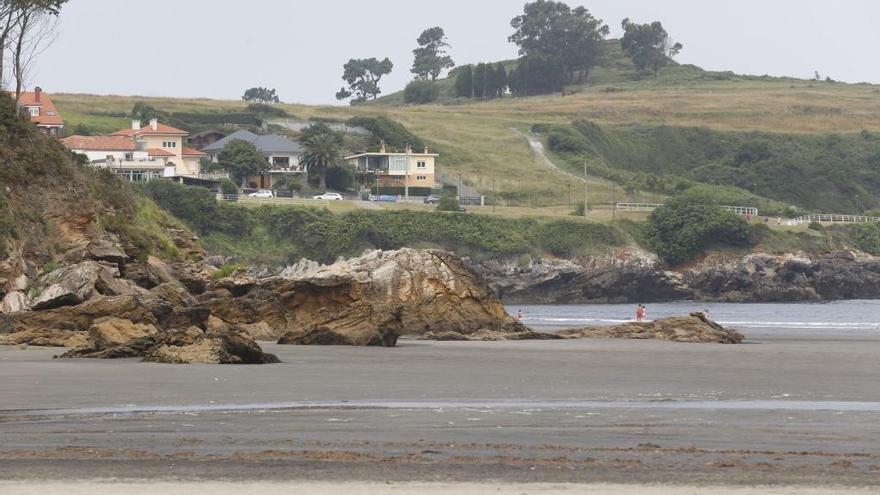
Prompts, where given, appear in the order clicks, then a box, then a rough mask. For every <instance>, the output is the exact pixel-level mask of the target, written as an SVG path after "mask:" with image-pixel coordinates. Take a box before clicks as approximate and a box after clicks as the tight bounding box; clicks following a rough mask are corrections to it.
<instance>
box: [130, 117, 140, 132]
mask: <svg viewBox="0 0 880 495" xmlns="http://www.w3.org/2000/svg"><path fill="white" fill-rule="evenodd" d="M131 130H133V131H139V130H141V121H140V120H138V119H134V120H132V121H131Z"/></svg>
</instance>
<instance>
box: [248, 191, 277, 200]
mask: <svg viewBox="0 0 880 495" xmlns="http://www.w3.org/2000/svg"><path fill="white" fill-rule="evenodd" d="M248 197H249V198H273V197H275V195H274V194H272V191H270V190H268V189H260V190H259V191H257V192H252V193H250V194H248Z"/></svg>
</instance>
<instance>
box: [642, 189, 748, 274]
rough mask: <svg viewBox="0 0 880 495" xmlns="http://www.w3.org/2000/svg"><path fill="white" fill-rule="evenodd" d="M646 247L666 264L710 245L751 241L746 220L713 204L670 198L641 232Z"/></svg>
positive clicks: (691, 255) (734, 244)
mask: <svg viewBox="0 0 880 495" xmlns="http://www.w3.org/2000/svg"><path fill="white" fill-rule="evenodd" d="M644 239H645V242H646V243H647V244H648V247H649V248H650V249H651V250H653V251H654V252H655V253H657V255H658V256H660V257H661V258H663V259H664V260H665V261H666V262H667V263H670V264H673V265H674V264H678V263H682V262H685V261H688V260H690V259H692V258H693V257H694V256H696V255H698V254H699V253H701V252H703V251H705V250H706V249H707V248H709V247H711V246H732V247H746V246H749V245H750V244H752V242H753V240H752V237H751V236H750V232H749V226H748V224H747V223H746V221H745V220H743V219H742V218H741V217H739V216H738V215H735V214H734V213H731V212H729V211H725V210H722V209H721V208H719V207H718V206H716V205H713V204H706V203H697V202H693V201H692V200H691V199H690V198H673V199H671V200H669V201H667V202H666V203H665V204H664V205H663V206H661V207H660V208H657V209H656V210H654V212H653V213H651V216H649V217H648V222H647V223H646V224H645V232H644Z"/></svg>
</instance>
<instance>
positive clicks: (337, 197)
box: [312, 193, 342, 201]
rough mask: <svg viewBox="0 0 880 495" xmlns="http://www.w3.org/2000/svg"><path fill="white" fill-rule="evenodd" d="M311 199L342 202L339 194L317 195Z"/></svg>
mask: <svg viewBox="0 0 880 495" xmlns="http://www.w3.org/2000/svg"><path fill="white" fill-rule="evenodd" d="M312 199H322V200H324V201H342V195H341V194H339V193H324V194H319V195H317V196H315V197H314V198H312Z"/></svg>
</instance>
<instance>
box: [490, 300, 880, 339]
mask: <svg viewBox="0 0 880 495" xmlns="http://www.w3.org/2000/svg"><path fill="white" fill-rule="evenodd" d="M645 305H646V307H647V309H648V315H647V318H648V319H649V320H650V319H657V318H665V317H669V316H683V315H687V314H689V313H692V312H694V311H706V310H708V313H709V316H710V318H711V319H712V320H714V321H716V322H718V323H720V324H722V325H725V326H729V327H733V328H737V329H741V330H750V331H751V332H750V333H753V334H754V333H767V334H773V333H792V332H795V333H801V334H809V333H813V334H816V335H839V336H844V335H852V336H856V335H878V334H880V300H857V301H836V302H822V303H766V304H738V303H703V302H699V301H679V302H671V303H656V304H645ZM520 310H521V311H522V314H523V320H522V321H523V323H525V324H526V325H528V326H530V327H532V328H535V329H539V330H545V331H552V330H554V329H557V330H559V329H564V328H577V327H584V326H598V325H615V324H620V323H624V322H627V321H632V320H634V319H635V313H636V304H572V305H560V304H548V305H509V306H507V311H508V312H509V313H510V314H511V315H516V314H517V312H518V311H520Z"/></svg>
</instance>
